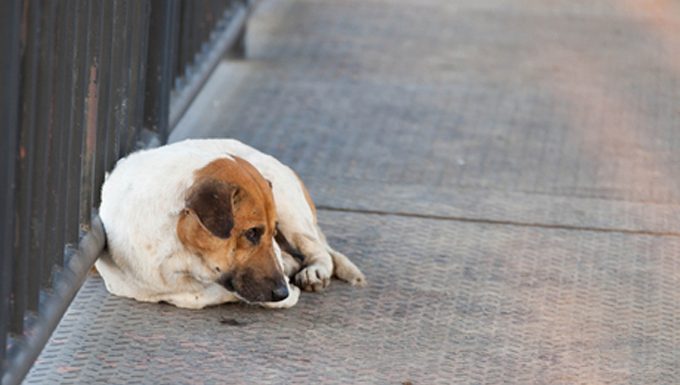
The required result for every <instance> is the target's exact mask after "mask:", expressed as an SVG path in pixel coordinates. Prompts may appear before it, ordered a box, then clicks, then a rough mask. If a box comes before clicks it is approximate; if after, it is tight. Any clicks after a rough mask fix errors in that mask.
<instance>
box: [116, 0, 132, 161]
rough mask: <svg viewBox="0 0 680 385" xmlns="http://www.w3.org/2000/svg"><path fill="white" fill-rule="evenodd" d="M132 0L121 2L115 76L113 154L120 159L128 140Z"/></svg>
mask: <svg viewBox="0 0 680 385" xmlns="http://www.w3.org/2000/svg"><path fill="white" fill-rule="evenodd" d="M133 3H134V0H133V1H127V0H126V1H125V2H124V3H123V5H124V6H123V9H122V11H123V20H124V24H123V31H124V34H123V35H122V36H121V37H120V40H122V42H123V45H122V46H121V50H120V51H119V52H118V55H119V56H118V60H119V63H120V67H118V68H119V69H118V71H119V72H118V78H117V85H118V87H116V89H117V93H116V99H117V100H118V103H116V105H117V110H116V113H115V119H116V133H117V134H118V148H117V149H116V152H115V154H114V156H115V159H116V160H117V159H120V158H121V157H123V156H124V155H125V147H126V143H127V141H128V134H129V132H128V127H129V126H130V104H131V102H132V101H131V99H130V86H131V85H130V79H131V77H132V68H131V59H132V47H131V45H132V44H131V41H130V40H131V39H130V37H131V36H130V35H131V34H130V32H131V29H132V22H133V20H132V8H133ZM123 36H124V37H123Z"/></svg>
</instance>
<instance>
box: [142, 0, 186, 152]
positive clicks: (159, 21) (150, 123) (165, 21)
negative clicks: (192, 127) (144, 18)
mask: <svg viewBox="0 0 680 385" xmlns="http://www.w3.org/2000/svg"><path fill="white" fill-rule="evenodd" d="M178 5H179V2H178V1H177V0H151V21H150V27H149V46H150V47H155V49H154V50H152V51H151V52H149V56H148V67H147V76H146V95H145V102H144V122H145V126H146V128H148V129H150V130H151V131H153V132H154V133H156V134H157V136H158V138H159V140H160V141H161V143H165V142H166V141H167V138H168V122H169V118H170V91H171V89H172V81H173V79H172V74H173V63H174V60H175V56H176V55H175V47H176V39H177V36H176V35H177V33H176V28H175V26H176V25H177V21H178Z"/></svg>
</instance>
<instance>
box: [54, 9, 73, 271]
mask: <svg viewBox="0 0 680 385" xmlns="http://www.w3.org/2000/svg"><path fill="white" fill-rule="evenodd" d="M59 8H61V9H59ZM58 14H59V15H60V16H61V20H62V22H61V23H63V26H62V27H60V28H61V31H60V36H59V38H60V40H61V43H62V45H61V49H62V51H63V52H62V53H63V56H61V58H60V60H59V67H60V68H59V72H60V74H61V75H60V84H59V87H58V89H59V95H58V96H57V111H56V112H57V114H56V116H55V120H56V122H57V124H58V125H59V126H58V132H59V133H60V138H59V140H60V142H61V150H62V151H61V154H60V161H59V182H60V183H59V189H58V192H57V196H58V197H59V198H58V199H59V203H60V204H59V207H58V209H57V216H56V223H57V225H56V229H55V230H56V234H55V246H56V247H58V248H59V249H60V250H59V251H58V253H57V254H56V255H55V258H56V260H55V262H56V264H58V265H63V263H64V254H65V253H64V245H65V243H66V242H65V240H66V239H67V238H66V228H67V220H68V219H67V210H68V207H67V204H66V202H65V198H66V196H67V195H68V173H69V170H68V161H69V156H70V153H69V148H70V147H69V144H70V143H69V142H70V137H71V133H72V131H73V122H74V117H73V110H72V107H71V106H72V105H73V104H74V91H73V82H74V76H75V75H74V70H73V67H74V63H73V57H74V55H75V50H76V47H75V44H74V42H75V27H76V19H77V15H76V1H75V0H65V1H62V2H58Z"/></svg>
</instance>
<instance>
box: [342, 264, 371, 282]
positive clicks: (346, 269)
mask: <svg viewBox="0 0 680 385" xmlns="http://www.w3.org/2000/svg"><path fill="white" fill-rule="evenodd" d="M335 275H336V276H337V277H338V278H340V279H341V280H343V281H345V282H347V283H349V284H350V285H352V286H358V287H364V286H366V277H365V276H364V274H363V273H362V272H361V271H360V270H359V268H357V267H356V266H354V265H350V266H343V267H342V268H340V269H336V270H335Z"/></svg>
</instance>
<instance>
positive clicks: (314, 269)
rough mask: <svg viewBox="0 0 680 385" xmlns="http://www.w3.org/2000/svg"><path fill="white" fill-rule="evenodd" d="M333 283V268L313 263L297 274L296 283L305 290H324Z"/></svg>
mask: <svg viewBox="0 0 680 385" xmlns="http://www.w3.org/2000/svg"><path fill="white" fill-rule="evenodd" d="M330 283H331V269H330V268H328V267H326V266H323V265H320V264H318V263H313V264H311V265H309V266H307V267H305V268H304V269H302V270H301V271H300V272H299V273H297V275H296V276H295V284H296V285H298V286H300V288H302V290H304V291H322V290H323V289H325V288H326V287H328V285H329V284H330Z"/></svg>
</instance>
